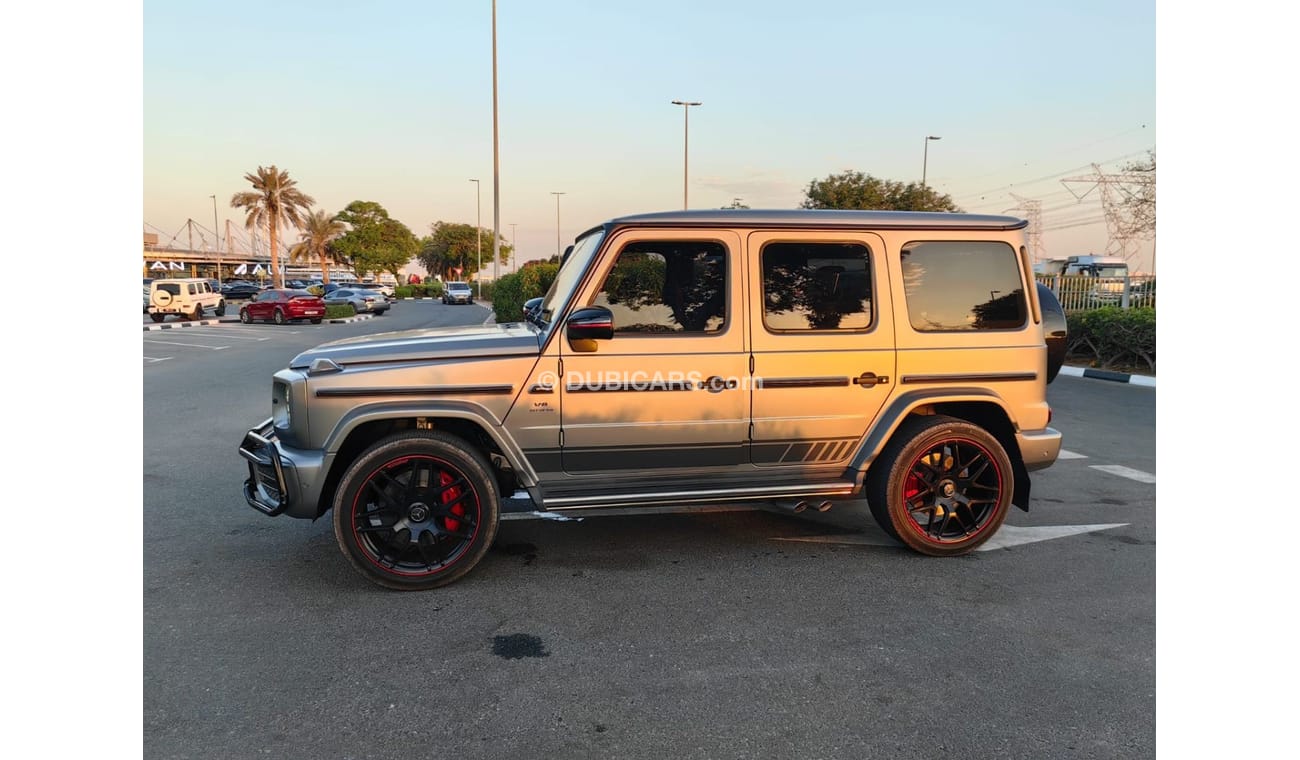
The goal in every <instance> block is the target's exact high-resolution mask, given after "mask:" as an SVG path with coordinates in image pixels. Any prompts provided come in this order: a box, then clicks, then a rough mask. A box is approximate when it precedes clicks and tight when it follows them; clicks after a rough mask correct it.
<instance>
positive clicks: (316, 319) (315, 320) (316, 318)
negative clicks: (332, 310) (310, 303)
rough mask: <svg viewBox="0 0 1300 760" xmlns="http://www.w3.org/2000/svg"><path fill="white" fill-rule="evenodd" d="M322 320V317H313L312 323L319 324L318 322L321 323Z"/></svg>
mask: <svg viewBox="0 0 1300 760" xmlns="http://www.w3.org/2000/svg"><path fill="white" fill-rule="evenodd" d="M320 321H321V318H320V317H312V318H311V323H312V324H313V325H318V324H320Z"/></svg>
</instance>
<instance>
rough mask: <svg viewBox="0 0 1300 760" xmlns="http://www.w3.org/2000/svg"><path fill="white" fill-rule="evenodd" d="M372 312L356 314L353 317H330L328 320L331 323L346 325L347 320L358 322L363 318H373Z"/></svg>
mask: <svg viewBox="0 0 1300 760" xmlns="http://www.w3.org/2000/svg"><path fill="white" fill-rule="evenodd" d="M374 318H375V315H374V314H358V315H356V316H355V317H343V318H342V319H331V320H328V322H329V323H330V324H331V325H346V324H347V323H349V322H360V321H362V320H363V319H374Z"/></svg>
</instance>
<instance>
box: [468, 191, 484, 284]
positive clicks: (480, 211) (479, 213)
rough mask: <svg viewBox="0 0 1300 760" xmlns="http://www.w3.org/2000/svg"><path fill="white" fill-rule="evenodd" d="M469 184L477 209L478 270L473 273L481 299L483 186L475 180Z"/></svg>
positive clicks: (475, 230)
mask: <svg viewBox="0 0 1300 760" xmlns="http://www.w3.org/2000/svg"><path fill="white" fill-rule="evenodd" d="M470 182H473V183H474V197H475V202H474V206H475V208H476V209H477V211H475V218H474V219H475V220H474V237H476V238H478V270H477V271H476V272H475V273H474V280H475V281H476V282H478V297H479V298H482V297H483V277H482V275H483V193H481V192H479V191H480V190H482V189H483V185H481V184H479V181H478V180H476V179H472V180H470Z"/></svg>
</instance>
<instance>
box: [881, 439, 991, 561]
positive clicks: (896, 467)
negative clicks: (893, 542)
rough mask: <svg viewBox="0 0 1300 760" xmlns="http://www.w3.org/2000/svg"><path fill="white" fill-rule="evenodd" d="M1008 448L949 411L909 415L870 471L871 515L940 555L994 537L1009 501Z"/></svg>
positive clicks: (909, 542) (899, 536)
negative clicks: (947, 414)
mask: <svg viewBox="0 0 1300 760" xmlns="http://www.w3.org/2000/svg"><path fill="white" fill-rule="evenodd" d="M1012 484H1013V477H1012V471H1011V460H1010V458H1009V457H1008V456H1007V453H1006V450H1005V449H1003V448H1002V444H1001V443H999V442H998V439H997V438H994V437H993V436H992V435H991V434H990V433H989V432H988V431H986V430H984V429H983V428H981V427H977V426H976V425H972V424H971V423H969V422H964V421H962V420H958V419H955V418H952V417H944V416H939V415H935V416H927V417H916V418H913V419H909V420H907V421H906V422H904V423H903V424H902V425H901V426H900V427H899V429H898V432H897V433H895V434H894V437H893V438H892V439H891V440H890V442H889V445H888V446H886V447H885V450H884V451H883V452H881V455H880V458H879V459H878V460H877V461H876V463H875V464H874V465H873V466H872V468H871V473H870V474H869V475H868V478H867V500H868V501H869V502H870V504H871V514H872V516H873V517H875V518H876V522H878V523H880V526H881V527H882V528H884V529H885V532H886V533H889V534H890V535H891V536H893V537H895V538H897V539H898V540H899V541H902V542H903V543H904V544H907V546H909V547H910V548H912V549H914V550H916V551H918V552H920V553H922V554H929V555H931V556H936V557H948V556H954V555H958V554H965V553H967V552H969V551H972V550H974V549H975V548H976V547H978V546H979V545H980V544H983V543H984V542H985V541H987V540H989V538H990V537H992V536H993V534H994V533H996V532H997V530H998V527H999V526H1001V525H1002V521H1003V520H1005V519H1006V516H1007V510H1008V508H1009V507H1010V506H1011V490H1012Z"/></svg>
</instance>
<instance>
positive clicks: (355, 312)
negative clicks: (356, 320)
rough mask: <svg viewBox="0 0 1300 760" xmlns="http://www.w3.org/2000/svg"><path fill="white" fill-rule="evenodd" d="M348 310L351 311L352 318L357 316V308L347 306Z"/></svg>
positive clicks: (350, 305)
mask: <svg viewBox="0 0 1300 760" xmlns="http://www.w3.org/2000/svg"><path fill="white" fill-rule="evenodd" d="M348 308H349V309H351V310H352V316H354V317H355V316H356V315H357V307H356V306H354V305H352V304H348Z"/></svg>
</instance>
